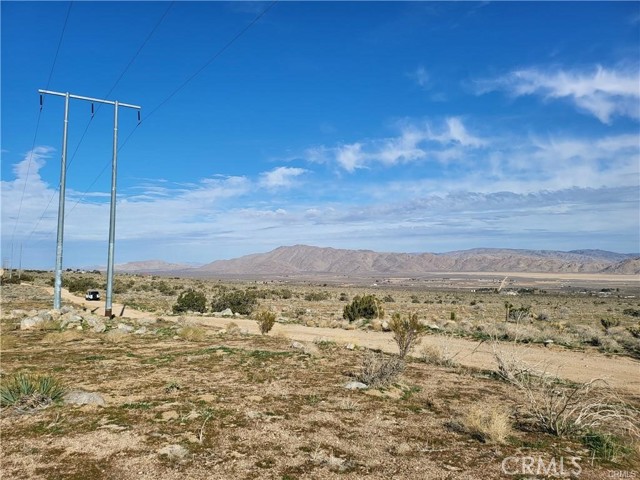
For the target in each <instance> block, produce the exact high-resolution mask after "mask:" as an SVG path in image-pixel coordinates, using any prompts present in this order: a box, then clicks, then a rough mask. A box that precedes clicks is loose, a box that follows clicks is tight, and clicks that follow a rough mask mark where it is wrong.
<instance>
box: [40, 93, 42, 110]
mask: <svg viewBox="0 0 640 480" xmlns="http://www.w3.org/2000/svg"><path fill="white" fill-rule="evenodd" d="M40 111H42V94H40Z"/></svg>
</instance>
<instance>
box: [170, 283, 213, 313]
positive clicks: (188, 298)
mask: <svg viewBox="0 0 640 480" xmlns="http://www.w3.org/2000/svg"><path fill="white" fill-rule="evenodd" d="M206 311H207V297H205V296H204V293H202V292H196V291H195V290H194V289H192V288H190V289H188V290H185V291H184V292H182V293H181V294H180V295H178V300H177V301H176V303H175V305H174V306H173V313H183V312H200V313H204V312H206Z"/></svg>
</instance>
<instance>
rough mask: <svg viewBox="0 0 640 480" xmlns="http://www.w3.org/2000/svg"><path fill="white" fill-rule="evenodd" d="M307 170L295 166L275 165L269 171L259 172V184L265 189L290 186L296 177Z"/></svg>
mask: <svg viewBox="0 0 640 480" xmlns="http://www.w3.org/2000/svg"><path fill="white" fill-rule="evenodd" d="M306 172H307V170H305V169H303V168H295V167H277V168H274V169H273V170H271V171H269V172H264V173H262V174H260V185H261V186H262V187H265V188H267V189H271V190H274V189H279V188H291V187H292V186H293V185H294V181H295V179H296V178H297V177H299V176H301V175H303V174H304V173H306Z"/></svg>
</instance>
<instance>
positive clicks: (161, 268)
mask: <svg viewBox="0 0 640 480" xmlns="http://www.w3.org/2000/svg"><path fill="white" fill-rule="evenodd" d="M192 268H195V266H194V265H189V264H186V263H168V262H165V261H163V260H145V261H142V262H129V263H123V264H120V265H116V266H115V271H116V272H118V273H156V272H171V271H176V270H189V269H192ZM101 270H103V269H101Z"/></svg>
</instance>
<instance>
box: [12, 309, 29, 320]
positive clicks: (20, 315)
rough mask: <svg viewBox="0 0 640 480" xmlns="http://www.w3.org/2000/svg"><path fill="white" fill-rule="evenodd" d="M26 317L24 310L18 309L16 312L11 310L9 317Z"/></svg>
mask: <svg viewBox="0 0 640 480" xmlns="http://www.w3.org/2000/svg"><path fill="white" fill-rule="evenodd" d="M26 315H27V312H26V311H24V310H20V309H16V310H11V317H12V318H20V317H24V316H26Z"/></svg>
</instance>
